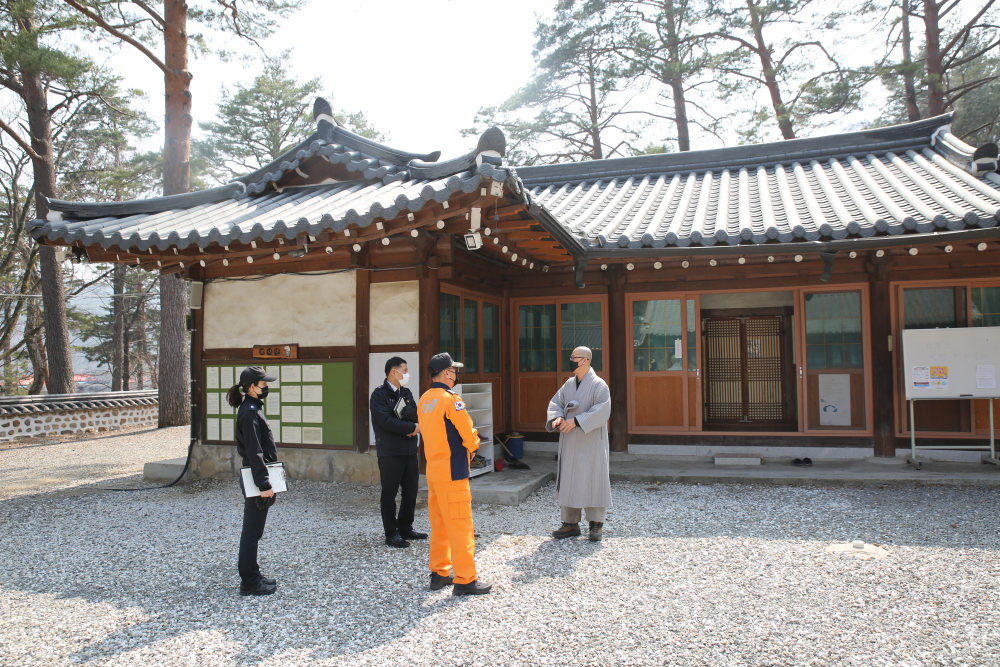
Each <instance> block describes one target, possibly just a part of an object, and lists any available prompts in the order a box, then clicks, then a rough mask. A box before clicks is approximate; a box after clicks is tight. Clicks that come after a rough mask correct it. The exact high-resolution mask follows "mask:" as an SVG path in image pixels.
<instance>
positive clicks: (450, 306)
mask: <svg viewBox="0 0 1000 667" xmlns="http://www.w3.org/2000/svg"><path fill="white" fill-rule="evenodd" d="M461 307H462V297H460V296H456V295H454V294H448V293H446V292H441V352H447V353H448V354H450V355H451V358H452V359H454V360H456V361H462V359H461V358H460V357H461V356H462V319H461ZM463 363H464V362H463Z"/></svg>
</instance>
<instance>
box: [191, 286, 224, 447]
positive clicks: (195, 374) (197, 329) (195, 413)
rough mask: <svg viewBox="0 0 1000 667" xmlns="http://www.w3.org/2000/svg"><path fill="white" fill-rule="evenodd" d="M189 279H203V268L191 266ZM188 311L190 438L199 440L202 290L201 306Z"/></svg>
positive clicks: (202, 415)
mask: <svg viewBox="0 0 1000 667" xmlns="http://www.w3.org/2000/svg"><path fill="white" fill-rule="evenodd" d="M191 279H192V280H198V281H204V280H205V271H204V269H202V268H201V267H200V266H198V267H196V268H193V269H192V270H191ZM189 312H190V313H191V317H192V319H193V320H194V331H192V332H191V438H192V439H193V440H198V441H199V442H201V441H202V440H204V433H203V432H202V424H203V423H204V421H205V385H204V383H203V382H202V377H204V352H205V293H204V292H202V297H201V308H195V309H193V310H190V311H189ZM226 389H228V387H226ZM223 400H225V399H223Z"/></svg>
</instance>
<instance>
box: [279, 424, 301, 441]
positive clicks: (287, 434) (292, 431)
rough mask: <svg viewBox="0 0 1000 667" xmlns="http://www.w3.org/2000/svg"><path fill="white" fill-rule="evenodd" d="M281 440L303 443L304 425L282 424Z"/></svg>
mask: <svg viewBox="0 0 1000 667" xmlns="http://www.w3.org/2000/svg"><path fill="white" fill-rule="evenodd" d="M281 441H282V442H285V443H288V444H293V445H301V444H302V427H301V426H282V427H281Z"/></svg>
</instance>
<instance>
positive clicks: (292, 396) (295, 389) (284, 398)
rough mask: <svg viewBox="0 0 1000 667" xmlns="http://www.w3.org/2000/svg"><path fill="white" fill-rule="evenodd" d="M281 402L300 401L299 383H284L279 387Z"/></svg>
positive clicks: (300, 389)
mask: <svg viewBox="0 0 1000 667" xmlns="http://www.w3.org/2000/svg"><path fill="white" fill-rule="evenodd" d="M281 402H282V403H301V402H302V387H300V386H299V385H294V386H292V385H286V386H284V387H282V388H281Z"/></svg>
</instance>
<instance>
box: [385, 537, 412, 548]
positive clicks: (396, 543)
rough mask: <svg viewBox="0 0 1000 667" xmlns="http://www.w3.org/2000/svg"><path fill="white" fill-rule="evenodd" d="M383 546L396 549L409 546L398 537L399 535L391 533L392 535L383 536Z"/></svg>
mask: <svg viewBox="0 0 1000 667" xmlns="http://www.w3.org/2000/svg"><path fill="white" fill-rule="evenodd" d="M385 546H387V547H396V548H397V549H405V548H406V547H408V546H410V543H409V542H407V541H406V540H404V539H403V538H402V537H400V536H399V533H393V534H392V535H386V536H385Z"/></svg>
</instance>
